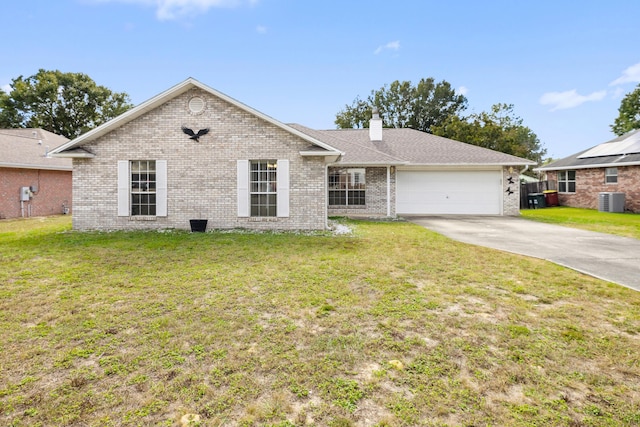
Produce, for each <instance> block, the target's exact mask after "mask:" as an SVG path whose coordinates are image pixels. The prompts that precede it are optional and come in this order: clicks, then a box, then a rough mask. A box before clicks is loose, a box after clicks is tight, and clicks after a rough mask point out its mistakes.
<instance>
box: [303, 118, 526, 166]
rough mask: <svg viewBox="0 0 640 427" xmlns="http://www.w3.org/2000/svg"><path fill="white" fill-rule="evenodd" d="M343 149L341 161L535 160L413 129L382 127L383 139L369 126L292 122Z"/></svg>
mask: <svg viewBox="0 0 640 427" xmlns="http://www.w3.org/2000/svg"><path fill="white" fill-rule="evenodd" d="M291 126H292V127H295V128H296V129H299V130H300V131H302V132H305V133H309V134H311V135H314V136H315V137H316V138H317V139H320V140H323V141H326V142H327V143H328V144H330V145H331V146H333V147H336V148H338V149H339V150H340V151H342V152H344V155H343V156H342V157H340V159H339V160H338V161H337V163H338V164H343V165H397V166H400V165H412V166H414V165H415V166H517V165H523V166H524V165H535V164H536V163H535V162H533V161H531V160H527V159H523V158H520V157H516V156H512V155H510V154H505V153H501V152H499V151H494V150H489V149H487V148H482V147H478V146H476V145H471V144H467V143H464V142H460V141H455V140H453V139H448V138H443V137H441V136H436V135H432V134H429V133H426V132H421V131H418V130H415V129H408V128H385V129H383V130H382V141H371V139H370V138H369V129H333V130H313V129H309V128H306V127H304V126H301V125H298V124H295V125H291Z"/></svg>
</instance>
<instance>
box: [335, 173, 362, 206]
mask: <svg viewBox="0 0 640 427" xmlns="http://www.w3.org/2000/svg"><path fill="white" fill-rule="evenodd" d="M365 187H366V183H365V169H363V168H349V169H331V170H330V171H329V206H364V205H365V191H366V189H365Z"/></svg>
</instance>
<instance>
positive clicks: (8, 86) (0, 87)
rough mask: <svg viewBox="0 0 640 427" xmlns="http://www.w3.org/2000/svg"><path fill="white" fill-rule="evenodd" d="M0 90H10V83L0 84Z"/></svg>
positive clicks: (7, 91)
mask: <svg viewBox="0 0 640 427" xmlns="http://www.w3.org/2000/svg"><path fill="white" fill-rule="evenodd" d="M0 90H1V91H3V92H4V93H9V92H11V85H2V86H0Z"/></svg>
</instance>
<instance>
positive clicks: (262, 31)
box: [256, 25, 267, 34]
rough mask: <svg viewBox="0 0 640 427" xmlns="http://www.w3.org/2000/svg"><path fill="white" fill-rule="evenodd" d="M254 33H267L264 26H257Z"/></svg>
mask: <svg viewBox="0 0 640 427" xmlns="http://www.w3.org/2000/svg"><path fill="white" fill-rule="evenodd" d="M256 31H257V32H258V33H259V34H266V33H267V27H265V26H264V25H258V26H257V27H256Z"/></svg>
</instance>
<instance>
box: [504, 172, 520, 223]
mask: <svg viewBox="0 0 640 427" xmlns="http://www.w3.org/2000/svg"><path fill="white" fill-rule="evenodd" d="M520 170H521V166H516V167H511V168H509V167H503V168H502V215H506V216H518V215H520ZM509 181H511V182H513V184H511V183H510V182H509Z"/></svg>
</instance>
